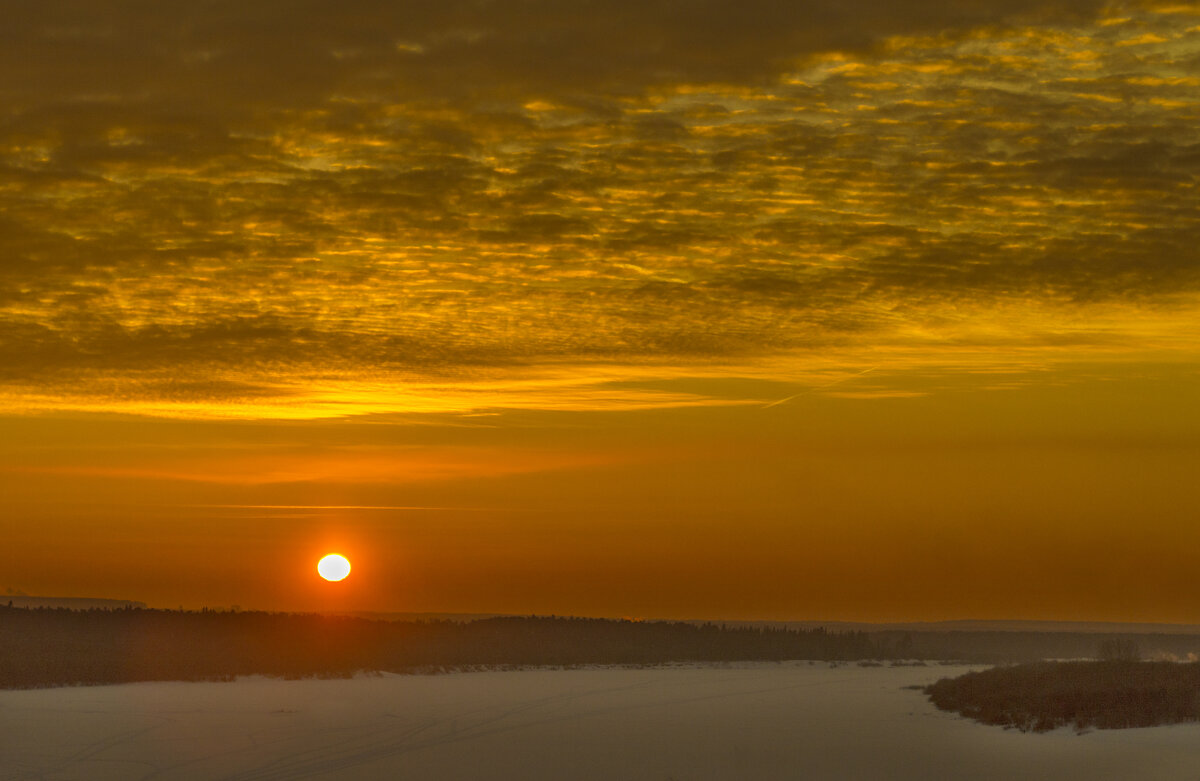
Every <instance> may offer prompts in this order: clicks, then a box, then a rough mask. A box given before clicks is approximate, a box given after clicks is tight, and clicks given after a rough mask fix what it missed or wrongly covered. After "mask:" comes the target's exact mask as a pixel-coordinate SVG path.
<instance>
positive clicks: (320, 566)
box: [317, 553, 350, 580]
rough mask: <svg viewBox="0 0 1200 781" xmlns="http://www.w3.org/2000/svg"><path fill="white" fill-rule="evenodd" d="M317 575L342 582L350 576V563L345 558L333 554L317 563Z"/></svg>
mask: <svg viewBox="0 0 1200 781" xmlns="http://www.w3.org/2000/svg"><path fill="white" fill-rule="evenodd" d="M317 574H319V575H320V576H321V577H323V578H325V579H326V580H342V579H343V578H345V577H346V576H347V575H349V574H350V562H349V560H347V559H346V557H345V556H342V555H340V554H337V553H331V554H329V555H328V556H326V557H325V558H323V559H321V560H320V561H318V562H317Z"/></svg>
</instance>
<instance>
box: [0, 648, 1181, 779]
mask: <svg viewBox="0 0 1200 781" xmlns="http://www.w3.org/2000/svg"><path fill="white" fill-rule="evenodd" d="M966 669H967V668H961V667H938V666H931V667H894V668H892V667H857V666H854V665H846V666H841V667H837V668H830V667H829V666H827V665H826V664H823V663H821V664H815V665H810V664H808V663H806V662H798V663H784V664H740V665H734V666H731V667H690V666H684V667H665V668H649V669H619V668H602V669H582V670H525V671H514V672H479V673H454V674H448V675H431V676H416V675H411V676H398V675H384V676H382V677H362V678H356V679H353V680H330V681H320V680H305V681H279V680H269V679H260V678H251V679H245V680H240V681H238V682H236V683H145V684H128V685H123V686H102V687H91V688H72V689H50V690H38V691H8V692H0V778H2V779H46V780H47V781H52V780H55V779H89V780H90V779H122V781H125V780H126V779H206V780H207V779H239V780H245V781H249V779H273V780H275V779H298V778H313V779H389V780H390V779H422V780H426V779H427V780H429V781H457V780H459V779H461V780H463V781H466V780H467V779H470V781H479V780H484V781H503V780H507V779H511V780H512V781H518V780H519V781H540V780H541V779H555V780H556V781H559V780H564V779H572V780H575V779H578V780H587V779H595V780H596V781H601V780H603V781H624V780H639V779H646V780H650V779H653V781H667V779H674V781H697V780H701V779H723V780H726V779H727V780H733V779H739V780H740V779H755V780H758V781H763V780H767V781H769V780H771V779H781V780H782V779H787V780H788V781H796V780H797V779H804V780H805V781H812V780H814V779H838V781H842V780H843V779H864V780H866V779H940V780H942V781H948V780H951V779H971V780H972V781H979V780H980V779H1047V780H1049V779H1054V781H1061V780H1062V779H1090V780H1094V779H1114V780H1115V779H1122V780H1125V779H1141V780H1151V779H1197V778H1200V725H1179V726H1172V727H1157V728H1152V729H1140V730H1121V731H1110V732H1104V731H1096V732H1089V733H1086V734H1084V735H1076V734H1075V733H1074V732H1072V731H1069V730H1059V731H1056V732H1052V733H1046V734H1040V735H1038V734H1022V733H1018V732H1013V731H1005V730H1002V729H999V728H996V727H986V726H982V725H979V724H975V723H973V722H969V721H966V720H963V719H961V718H959V717H957V716H954V715H951V714H946V713H942V712H940V711H937V710H936V709H935V708H934V707H933V706H932V705H930V704H929V703H928V701H927V700H926V698H925V696H924V695H923V694H922V693H920V692H918V691H912V690H908V689H904V688H903V687H905V686H909V685H914V684H925V683H930V682H932V681H934V680H936V679H937V678H940V677H943V676H947V675H957V674H959V673H961V672H964V671H965V670H966Z"/></svg>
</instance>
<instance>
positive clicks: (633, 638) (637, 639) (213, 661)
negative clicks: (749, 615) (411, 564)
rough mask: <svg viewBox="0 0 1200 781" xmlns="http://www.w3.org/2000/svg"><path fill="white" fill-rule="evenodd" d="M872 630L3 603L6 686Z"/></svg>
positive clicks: (683, 653) (571, 661) (812, 637)
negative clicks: (410, 618) (10, 605)
mask: <svg viewBox="0 0 1200 781" xmlns="http://www.w3.org/2000/svg"><path fill="white" fill-rule="evenodd" d="M879 655H880V649H879V648H877V647H876V646H875V644H873V643H872V642H871V640H870V639H869V638H868V636H867V635H866V634H864V633H862V632H846V633H833V632H827V631H825V630H823V629H814V630H797V629H770V628H727V627H723V626H718V625H714V624H701V625H697V624H689V623H674V622H632V621H617V620H608V619H584V618H557V617H548V618H546V617H504V618H490V619H483V620H478V621H472V622H469V623H456V622H450V621H421V622H408V621H373V620H368V619H363V618H350V617H338V616H321V615H308V614H286V613H265V612H222V611H200V612H195V611H178V610H151V609H141V608H133V609H122V610H66V609H45V608H39V609H23V608H7V607H0V688H31V687H41V686H63V685H78V684H105V683H124V682H132V681H164V680H221V679H229V678H232V677H234V676H238V675H254V674H259V675H271V676H282V677H307V676H348V675H352V674H354V673H356V672H359V671H382V672H407V671H421V670H431V669H432V670H436V669H447V668H449V669H461V668H469V667H476V666H488V667H498V666H507V665H583V664H660V663H666V662H688V661H697V662H718V661H748V660H785V659H819V660H851V659H864V658H875V657H878V656H879Z"/></svg>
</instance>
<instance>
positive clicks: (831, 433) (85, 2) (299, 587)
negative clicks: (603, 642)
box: [0, 0, 1200, 622]
mask: <svg viewBox="0 0 1200 781" xmlns="http://www.w3.org/2000/svg"><path fill="white" fill-rule="evenodd" d="M5 15H6V19H5V22H4V25H3V26H2V27H0V496H2V497H3V506H2V509H0V519H2V520H0V533H2V534H3V537H4V540H5V543H4V545H3V546H0V588H10V589H13V590H22V591H25V592H28V593H33V594H54V595H76V596H102V597H117V598H128V599H138V600H143V601H146V602H149V603H151V604H154V605H162V606H175V605H178V604H182V605H185V606H189V607H198V606H200V605H231V604H239V605H242V606H243V607H259V608H268V609H315V608H320V609H324V608H331V607H332V608H339V609H369V610H386V611H461V612H518V613H530V612H537V613H559V614H564V613H565V614H588V615H612V616H620V615H627V616H645V617H676V618H717V617H725V618H781V619H783V618H793V619H807V618H812V619H861V620H895V619H942V618H1057V619H1072V618H1078V619H1112V620H1126V619H1127V620H1139V621H1141V620H1148V621H1154V620H1157V621H1189V622H1200V607H1197V605H1196V602H1195V599H1194V593H1195V592H1194V589H1195V586H1194V580H1195V577H1194V571H1195V552H1196V551H1197V550H1198V549H1200V523H1197V521H1200V480H1197V479H1196V478H1195V475H1197V474H1200V410H1198V402H1200V361H1198V359H1200V186H1198V185H1200V4H1197V3H1195V2H1144V3H1124V4H1107V3H1099V2H1092V1H1091V0H1062V1H1061V2H1041V1H1040V0H1019V1H1018V2H1007V3H996V2H991V1H990V0H989V1H988V2H984V0H960V1H959V2H949V3H948V2H932V0H889V1H888V2H884V0H863V2H859V3H847V2H844V0H838V1H836V2H835V0H813V1H811V2H802V3H800V2H798V3H780V2H776V1H775V0H741V1H740V2H736V3H735V2H732V1H731V0H695V2H692V3H684V4H680V3H675V2H667V0H613V1H612V2H603V3H600V2H596V3H570V2H559V0H526V1H524V2H517V1H516V0H496V1H495V2H466V1H465V0H437V2H433V1H432V0H431V1H429V2H404V3H397V2H391V1H390V0H341V2H338V3H326V2H315V1H313V2H282V1H278V0H254V1H251V2H246V1H243V2H237V3H233V2H210V3H193V4H181V3H150V4H147V3H140V2H132V0H129V1H123V0H75V1H72V0H50V1H49V2H43V3H37V4H34V3H20V4H15V7H14V8H8V9H6V10H5ZM327 550H339V551H341V552H344V553H346V554H347V555H348V556H349V557H350V558H351V560H352V561H353V562H354V566H355V569H354V574H353V575H352V576H351V578H350V579H348V580H347V581H346V582H345V583H343V584H340V585H338V586H329V585H327V584H321V583H319V582H318V581H317V580H316V577H315V571H314V569H313V567H314V565H315V561H316V559H317V558H318V557H319V555H320V554H321V553H324V552H326V551H327Z"/></svg>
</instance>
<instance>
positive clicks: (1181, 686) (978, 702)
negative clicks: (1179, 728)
mask: <svg viewBox="0 0 1200 781" xmlns="http://www.w3.org/2000/svg"><path fill="white" fill-rule="evenodd" d="M1139 657H1140V655H1139V653H1138V650H1137V647H1136V645H1133V644H1131V643H1128V642H1127V641H1119V640H1116V641H1110V642H1108V643H1102V644H1101V647H1100V658H1099V659H1098V660H1094V661H1043V662H1033V663H1027V664H1017V665H1002V666H999V667H993V668H991V669H988V670H981V671H978V672H971V673H967V674H966V675H962V676H959V677H957V678H944V679H942V680H940V681H938V682H937V683H935V684H932V685H930V686H927V687H925V693H926V694H928V695H929V699H930V700H931V701H932V702H933V703H934V704H935V705H936V706H937V707H939V708H941V709H942V710H947V711H953V712H955V713H960V714H962V715H963V716H966V717H968V718H971V719H974V720H976V721H980V722H982V723H984V724H994V725H999V726H1003V727H1006V728H1016V729H1019V730H1021V731H1023V732H1045V731H1049V730H1052V729H1057V728H1059V727H1073V728H1075V729H1076V730H1080V731H1084V730H1087V729H1089V728H1097V729H1122V728H1129V727H1154V726H1158V725H1163V724H1179V723H1183V722H1195V721H1200V662H1187V663H1179V662H1169V661H1154V662H1151V661H1141V660H1140V658H1139Z"/></svg>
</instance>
